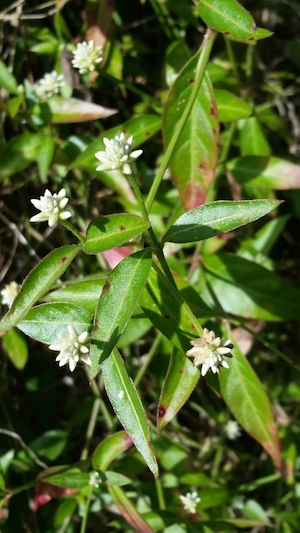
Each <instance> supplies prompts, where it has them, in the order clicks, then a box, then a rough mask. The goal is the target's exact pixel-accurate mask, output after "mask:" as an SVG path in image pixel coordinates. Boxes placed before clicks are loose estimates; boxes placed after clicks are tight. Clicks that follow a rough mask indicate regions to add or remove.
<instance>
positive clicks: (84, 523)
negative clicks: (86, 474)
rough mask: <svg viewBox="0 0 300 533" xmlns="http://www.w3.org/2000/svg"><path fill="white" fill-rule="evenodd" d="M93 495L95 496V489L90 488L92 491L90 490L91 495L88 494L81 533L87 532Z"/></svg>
mask: <svg viewBox="0 0 300 533" xmlns="http://www.w3.org/2000/svg"><path fill="white" fill-rule="evenodd" d="M92 495H93V487H90V490H89V493H88V497H87V500H86V505H85V511H84V516H83V519H82V522H81V528H80V533H85V531H86V526H87V519H88V516H89V510H90V505H91V500H92Z"/></svg>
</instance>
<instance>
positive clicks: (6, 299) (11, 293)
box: [0, 281, 20, 307]
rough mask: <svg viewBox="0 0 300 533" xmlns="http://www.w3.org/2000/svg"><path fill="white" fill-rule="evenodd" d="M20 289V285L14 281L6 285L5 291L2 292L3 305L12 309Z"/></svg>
mask: <svg viewBox="0 0 300 533" xmlns="http://www.w3.org/2000/svg"><path fill="white" fill-rule="evenodd" d="M19 289H20V285H19V284H18V283H17V282H16V281H12V282H11V283H8V284H7V285H5V287H4V289H2V291H1V292H0V294H1V296H2V303H3V304H5V305H8V307H11V306H12V304H13V301H14V299H15V297H16V296H17V294H18V292H19Z"/></svg>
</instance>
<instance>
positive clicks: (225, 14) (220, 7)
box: [198, 0, 272, 44]
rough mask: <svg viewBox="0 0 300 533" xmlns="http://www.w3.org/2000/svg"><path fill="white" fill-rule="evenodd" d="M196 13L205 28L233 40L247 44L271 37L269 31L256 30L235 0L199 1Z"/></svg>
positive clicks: (252, 21) (246, 12) (251, 19)
mask: <svg viewBox="0 0 300 533" xmlns="http://www.w3.org/2000/svg"><path fill="white" fill-rule="evenodd" d="M198 12H199V15H200V17H201V18H202V19H203V20H204V22H205V24H207V26H209V27H210V28H213V29H214V30H216V31H218V32H220V33H224V34H225V35H228V37H230V38H231V39H234V40H238V41H244V42H247V43H248V44H249V43H255V41H257V40H259V39H265V38H266V37H269V36H270V35H272V32H270V31H269V30H265V29H263V28H258V27H257V26H256V24H255V22H254V20H253V18H252V17H251V15H250V14H249V13H248V11H246V9H244V7H242V6H241V5H240V4H239V3H238V2H237V1H236V0H200V2H199V3H198Z"/></svg>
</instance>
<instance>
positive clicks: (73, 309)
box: [18, 303, 93, 344]
mask: <svg viewBox="0 0 300 533" xmlns="http://www.w3.org/2000/svg"><path fill="white" fill-rule="evenodd" d="M92 320H93V313H92V311H88V310H87V309H86V308H85V307H81V306H80V305H75V304H63V303H56V304H42V305H38V306H37V307H34V308H33V309H31V311H29V313H28V314H27V315H26V318H25V320H22V322H20V323H19V324H18V328H19V329H20V330H21V331H23V333H25V334H26V335H28V336H29V337H31V338H32V339H36V340H38V341H39V342H44V343H45V344H53V343H55V342H56V341H58V339H59V337H58V335H59V334H67V327H68V325H69V324H70V325H71V326H73V328H74V329H75V330H76V331H77V333H82V332H83V331H90V330H91V328H92Z"/></svg>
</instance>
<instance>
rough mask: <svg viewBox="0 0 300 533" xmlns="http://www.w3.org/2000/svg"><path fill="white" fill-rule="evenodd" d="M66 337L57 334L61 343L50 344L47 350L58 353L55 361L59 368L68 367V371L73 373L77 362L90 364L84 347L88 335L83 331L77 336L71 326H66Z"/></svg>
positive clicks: (87, 352) (86, 348) (87, 351)
mask: <svg viewBox="0 0 300 533" xmlns="http://www.w3.org/2000/svg"><path fill="white" fill-rule="evenodd" d="M68 333H69V334H68V335H62V334H61V333H60V334H59V337H60V339H61V342H59V343H57V344H50V346H49V350H54V351H55V352H56V351H57V352H60V353H59V354H58V356H57V357H56V359H55V361H58V365H59V366H64V365H69V369H70V371H71V372H73V371H74V370H75V368H76V365H77V363H78V361H79V360H80V361H83V362H84V363H85V364H86V365H90V364H91V359H90V356H89V348H88V347H87V346H86V345H85V344H86V342H87V340H88V338H89V333H88V332H87V331H83V333H80V335H78V333H77V331H75V329H74V328H73V326H70V325H68Z"/></svg>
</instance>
